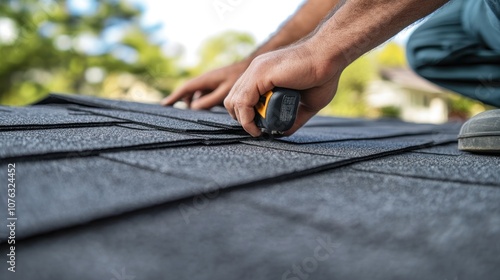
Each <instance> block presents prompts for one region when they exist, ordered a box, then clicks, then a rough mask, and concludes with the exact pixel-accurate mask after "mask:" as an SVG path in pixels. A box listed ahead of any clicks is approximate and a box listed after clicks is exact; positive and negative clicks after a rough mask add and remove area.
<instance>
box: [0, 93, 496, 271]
mask: <svg viewBox="0 0 500 280" xmlns="http://www.w3.org/2000/svg"><path fill="white" fill-rule="evenodd" d="M43 103H44V104H46V105H43V106H42V105H36V106H32V107H27V108H9V107H1V108H0V114H3V113H4V112H6V111H9V113H7V114H12V113H14V114H18V113H20V112H21V111H23V112H30V111H33V115H31V116H34V115H35V114H47V115H50V114H67V115H68V116H67V118H66V117H64V118H63V119H60V120H59V123H57V125H62V126H61V127H60V128H54V127H52V125H53V123H50V122H45V123H43V124H42V127H38V128H37V129H33V128H32V129H30V130H22V129H18V128H16V125H18V126H24V127H26V125H28V126H29V125H31V123H30V120H29V116H30V115H28V114H27V115H26V116H28V117H27V119H26V120H27V121H23V122H22V123H18V124H14V125H13V124H12V123H10V124H8V123H0V129H2V127H4V128H5V127H7V126H8V127H9V129H8V131H7V129H4V130H0V139H1V141H0V161H1V162H2V165H4V166H6V164H7V163H9V162H16V180H17V181H16V183H17V186H18V187H17V189H18V191H17V195H18V196H17V197H16V198H17V201H18V218H19V223H18V229H17V237H18V239H19V240H20V242H19V243H18V247H17V254H18V256H19V257H18V267H17V268H18V269H17V272H16V273H15V274H12V273H10V272H7V270H6V268H5V267H4V268H3V269H1V270H0V278H1V279H113V278H114V279H120V278H117V277H119V276H120V275H121V276H123V277H125V276H134V277H135V279H163V278H165V279H301V278H302V279H306V278H307V279H498V277H499V276H500V266H498V263H499V261H500V257H499V256H500V254H499V253H500V247H499V246H497V244H498V240H500V203H499V201H500V188H499V187H500V180H499V179H500V175H499V174H500V172H499V171H500V159H499V157H492V156H480V155H472V154H467V153H462V152H459V151H457V149H456V134H457V133H458V128H459V125H457V124H445V125H439V126H436V125H417V124H409V123H403V122H399V121H394V120H379V121H368V120H362V119H342V118H327V117H316V118H314V119H313V120H311V122H309V123H308V125H307V126H306V127H305V128H303V129H302V130H301V133H300V134H298V136H294V137H295V138H294V137H290V138H284V139H280V140H274V141H268V140H254V139H250V138H249V137H246V136H243V135H242V134H241V128H237V127H235V126H234V125H233V124H231V123H232V122H233V120H231V119H230V118H229V116H228V115H227V114H221V113H216V112H192V111H182V112H180V111H178V110H177V109H176V110H172V109H171V108H161V107H158V106H156V105H144V104H137V103H127V102H116V101H107V100H100V99H96V98H90V97H76V96H75V97H73V96H56V95H53V96H51V97H50V98H49V99H47V100H45V101H44V102H43ZM48 104H50V105H48ZM116 104H119V105H116ZM89 106H91V107H89ZM110 109H112V110H110ZM51 110H54V112H50V111H51ZM161 110H165V112H162V111H161ZM83 111H85V112H87V113H85V114H84V115H81V116H78V115H75V114H74V113H75V112H83ZM132 112H133V113H132ZM89 114H90V115H89ZM169 114H170V117H169ZM102 115H106V116H109V117H108V118H110V119H109V123H108V124H106V123H105V122H102V123H101V124H102V125H99V126H95V124H94V123H92V124H89V125H88V126H87V127H80V128H67V127H65V123H64V121H62V120H72V121H73V119H72V117H75V116H76V119H74V122H78V121H80V122H79V123H84V122H85V121H86V120H89V119H91V118H94V117H95V118H101V117H102ZM2 116H3V115H2ZM78 117H82V118H87V119H82V120H80V119H78ZM114 117H118V118H119V119H114ZM204 117H206V119H201V118H204ZM101 120H104V119H101ZM205 120H209V121H205ZM32 121H33V123H35V122H36V121H37V120H36V117H33V120H32ZM115 121H125V123H120V124H117V123H115ZM328 121H330V122H328ZM217 122H219V123H217ZM203 126H209V127H210V128H209V129H206V130H204V131H200V130H197V129H198V128H200V127H203ZM212 128H213V129H214V130H217V134H214V133H213V131H212ZM203 129H205V128H203ZM165 130H168V131H165ZM382 130H384V131H382ZM190 131H195V132H196V134H193V133H189V132H190ZM313 134H315V135H313ZM352 137H355V138H352ZM349 139H358V140H349ZM293 142H298V143H300V144H296V143H293ZM318 142H319V143H318ZM6 176H7V175H6V173H5V172H0V180H1V182H7V177H6ZM4 190H5V189H4ZM0 199H1V201H2V205H4V206H5V204H3V203H4V201H6V192H5V191H3V192H0ZM4 208H6V207H4ZM6 214H7V213H6V211H4V210H0V218H1V219H2V220H4V221H5V220H6ZM6 230H7V229H6V227H0V234H1V236H6ZM329 241H331V242H333V244H334V245H333V247H331V248H332V249H331V251H330V252H327V251H322V253H326V255H324V257H325V258H321V260H320V259H318V257H315V250H317V248H320V247H318V246H321V244H323V245H324V244H325V243H328V242H329ZM2 242H5V240H4V239H2ZM5 247H6V244H5V243H3V244H2V245H1V248H2V252H5ZM304 264H306V267H304ZM294 265H295V268H296V267H297V266H300V267H301V268H300V271H299V273H303V274H302V276H300V275H298V274H296V272H294ZM123 277H122V278H123ZM125 279H127V278H125Z"/></svg>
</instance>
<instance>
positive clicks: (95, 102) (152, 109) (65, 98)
mask: <svg viewBox="0 0 500 280" xmlns="http://www.w3.org/2000/svg"><path fill="white" fill-rule="evenodd" d="M53 102H70V103H75V104H80V105H87V106H93V107H100V108H110V109H119V110H123V111H130V112H139V113H147V114H151V115H157V116H164V117H170V118H177V119H181V120H187V121H192V122H196V123H201V124H206V125H212V126H216V127H222V128H227V129H235V130H242V128H241V125H240V124H239V123H238V122H236V121H235V120H233V119H232V118H231V117H230V116H229V115H228V114H218V113H212V112H210V111H189V110H181V109H176V108H173V107H163V106H160V105H157V104H144V103H136V102H126V101H119V100H110V99H102V98H95V97H90V96H84V95H61V94H51V95H50V96H49V98H48V99H46V100H45V101H42V102H41V104H45V103H53Z"/></svg>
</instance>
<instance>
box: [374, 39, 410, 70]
mask: <svg viewBox="0 0 500 280" xmlns="http://www.w3.org/2000/svg"><path fill="white" fill-rule="evenodd" d="M373 54H374V55H375V62H376V63H377V65H378V66H379V67H405V66H406V64H407V63H406V53H405V49H404V47H403V46H401V45H400V44H398V43H396V42H394V41H390V42H388V43H386V44H385V45H383V46H382V48H380V49H377V50H375V51H374V53H373Z"/></svg>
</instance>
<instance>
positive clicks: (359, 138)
mask: <svg viewBox="0 0 500 280" xmlns="http://www.w3.org/2000/svg"><path fill="white" fill-rule="evenodd" d="M422 135H436V133H433V132H415V133H401V134H394V135H389V136H371V137H370V136H366V137H353V138H344V139H335V140H324V141H311V142H294V141H287V140H285V139H278V140H277V141H281V142H284V143H287V144H295V145H309V144H323V143H334V142H346V141H362V140H380V139H393V138H400V137H406V136H422Z"/></svg>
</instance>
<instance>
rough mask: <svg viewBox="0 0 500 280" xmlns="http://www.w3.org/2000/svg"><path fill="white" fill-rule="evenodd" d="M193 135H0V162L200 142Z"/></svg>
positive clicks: (113, 130) (70, 131)
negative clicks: (8, 159)
mask: <svg viewBox="0 0 500 280" xmlns="http://www.w3.org/2000/svg"><path fill="white" fill-rule="evenodd" d="M202 140H203V139H201V138H200V137H197V136H194V135H187V134H178V133H171V132H167V131H156V130H155V131H139V130H132V129H128V128H125V127H119V126H109V127H82V128H65V129H42V130H22V131H2V132H0V143H1V144H0V159H6V158H19V157H37V156H42V155H47V154H57V153H63V154H73V155H75V156H77V155H78V154H81V155H88V154H91V153H93V152H96V151H101V150H106V149H112V150H115V149H125V148H134V147H135V148H139V147H140V146H146V145H149V146H151V145H153V144H157V145H161V144H171V145H174V144H177V143H179V142H186V143H191V142H193V141H198V142H201V141H202Z"/></svg>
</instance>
